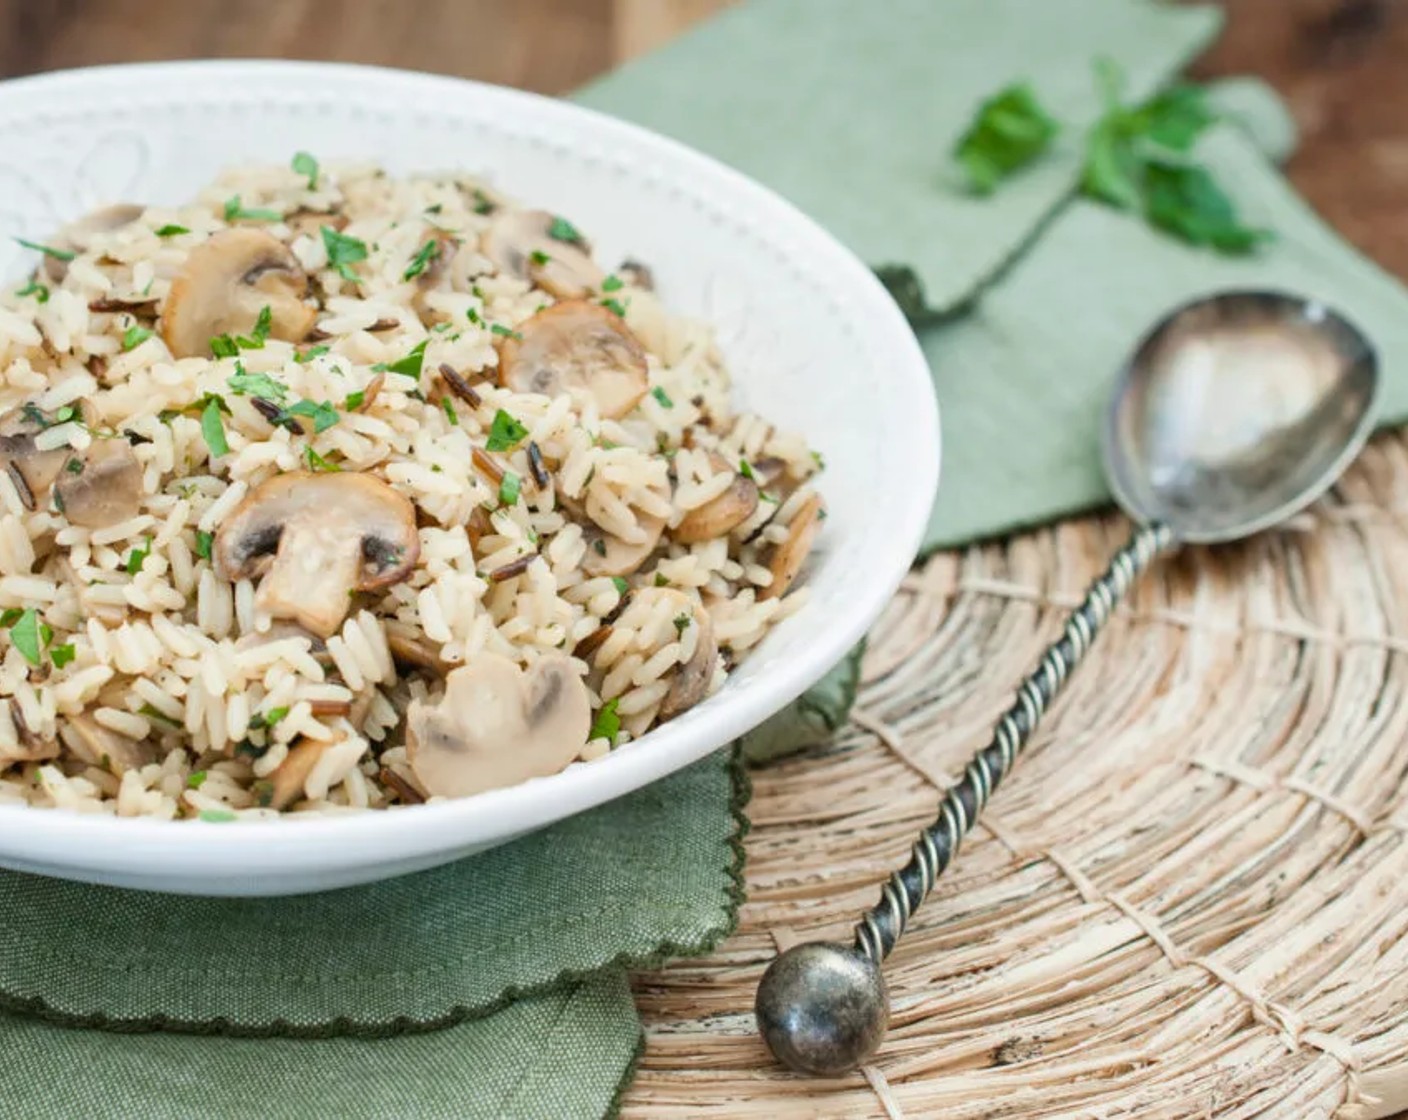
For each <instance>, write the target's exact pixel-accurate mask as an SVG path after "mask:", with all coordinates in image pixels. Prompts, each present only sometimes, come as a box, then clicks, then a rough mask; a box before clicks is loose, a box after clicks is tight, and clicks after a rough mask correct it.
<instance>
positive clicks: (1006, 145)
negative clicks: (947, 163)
mask: <svg viewBox="0 0 1408 1120" xmlns="http://www.w3.org/2000/svg"><path fill="white" fill-rule="evenodd" d="M1059 131H1060V125H1058V124H1057V123H1056V122H1055V121H1054V120H1053V119H1052V118H1051V117H1050V116H1048V115H1047V113H1046V111H1045V110H1044V109H1043V108H1042V107H1041V104H1040V103H1039V102H1038V101H1037V98H1036V94H1035V93H1034V92H1033V91H1032V88H1031V86H1029V85H1025V84H1022V83H1016V84H1013V85H1010V86H1008V87H1007V88H1005V89H1002V90H999V91H998V92H997V93H995V94H993V95H992V96H991V97H989V98H988V99H987V100H986V101H984V102H983V103H982V104H981V105H980V106H978V112H977V115H976V116H975V117H974V118H973V123H972V124H970V125H969V126H968V129H967V131H966V132H964V133H963V135H962V136H960V137H959V138H958V143H957V144H955V145H954V148H953V158H954V159H955V160H956V161H957V162H958V166H959V167H961V168H962V169H963V172H964V174H965V175H966V176H967V178H968V185H969V187H971V188H972V190H973V191H974V193H976V194H991V193H992V192H993V190H994V189H995V188H996V187H997V184H998V183H999V182H1001V181H1002V180H1003V179H1005V178H1007V176H1009V175H1011V174H1013V173H1014V172H1016V171H1019V170H1021V169H1022V168H1023V167H1025V166H1026V165H1027V164H1029V163H1031V162H1032V160H1034V159H1036V158H1037V156H1039V155H1041V153H1042V152H1044V151H1046V149H1047V147H1048V146H1049V145H1050V144H1051V141H1052V140H1053V139H1054V138H1055V136H1056V133H1057V132H1059Z"/></svg>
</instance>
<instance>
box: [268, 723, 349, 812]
mask: <svg viewBox="0 0 1408 1120" xmlns="http://www.w3.org/2000/svg"><path fill="white" fill-rule="evenodd" d="M330 746H332V744H331V743H328V742H322V741H320V740H317V739H300V740H298V742H296V743H295V744H294V745H293V746H291V747H290V748H289V750H288V755H287V757H285V758H284V760H283V761H282V762H281V763H279V765H278V768H277V769H275V771H274V772H273V773H272V774H270V775H269V777H268V778H267V779H265V780H264V781H262V782H257V783H255V795H256V798H257V800H258V802H259V805H260V806H261V807H262V808H265V809H279V810H283V809H287V808H288V807H289V806H290V805H292V804H293V803H294V802H295V801H297V800H298V799H299V798H300V797H302V796H303V784H304V783H305V782H306V781H307V780H308V775H309V774H311V773H312V772H313V767H315V766H316V765H318V759H320V758H322V757H323V753H324V752H325V751H326V750H327V749H328V748H329V747H330Z"/></svg>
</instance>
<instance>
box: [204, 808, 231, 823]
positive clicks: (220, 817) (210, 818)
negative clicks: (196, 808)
mask: <svg viewBox="0 0 1408 1120" xmlns="http://www.w3.org/2000/svg"><path fill="white" fill-rule="evenodd" d="M200 819H201V820H203V821H206V822H208V823H209V824H229V823H230V822H231V821H236V820H239V818H238V817H236V816H235V814H234V813H233V812H232V811H231V810H229V809H202V810H201V811H200Z"/></svg>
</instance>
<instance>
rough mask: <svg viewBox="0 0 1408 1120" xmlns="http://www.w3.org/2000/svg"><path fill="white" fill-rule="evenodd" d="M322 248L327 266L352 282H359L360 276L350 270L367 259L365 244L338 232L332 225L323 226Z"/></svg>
mask: <svg viewBox="0 0 1408 1120" xmlns="http://www.w3.org/2000/svg"><path fill="white" fill-rule="evenodd" d="M322 234H323V248H325V249H326V250H327V254H328V267H330V268H334V269H336V270H337V274H338V275H339V276H341V277H342V278H343V279H344V280H346V281H348V282H349V283H352V284H360V283H361V278H360V277H358V275H357V274H356V273H355V272H353V271H352V266H353V265H354V264H356V263H358V262H359V261H364V260H366V259H367V245H366V242H364V241H359V240H358V239H357V238H355V237H348V236H347V235H346V234H345V233H338V232H337V230H335V229H333V228H332V226H323V227H322Z"/></svg>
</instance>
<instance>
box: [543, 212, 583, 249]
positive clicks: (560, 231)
mask: <svg viewBox="0 0 1408 1120" xmlns="http://www.w3.org/2000/svg"><path fill="white" fill-rule="evenodd" d="M548 236H549V237H551V238H552V239H553V240H554V241H562V242H565V243H566V244H568V245H582V244H585V243H586V240H587V239H586V238H585V237H583V236H582V231H581V230H579V229H578V228H577V227H576V226H574V225H573V224H572V223H571V222H569V221H568V220H567V219H566V218H560V217H554V218H553V220H552V224H551V225H550V226H548Z"/></svg>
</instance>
